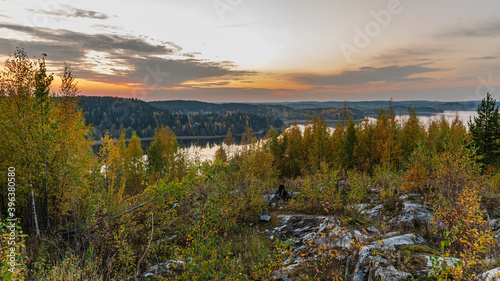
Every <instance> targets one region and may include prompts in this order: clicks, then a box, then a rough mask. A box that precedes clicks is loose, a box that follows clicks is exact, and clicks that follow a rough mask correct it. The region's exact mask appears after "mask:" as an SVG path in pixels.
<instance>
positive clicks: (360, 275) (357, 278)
mask: <svg viewBox="0 0 500 281" xmlns="http://www.w3.org/2000/svg"><path fill="white" fill-rule="evenodd" d="M421 243H425V239H424V238H422V237H421V236H419V235H417V234H405V235H400V236H395V237H391V238H387V239H384V240H379V241H377V242H374V243H372V244H370V245H368V246H363V247H361V250H360V251H359V260H358V262H357V263H356V267H355V269H354V277H353V281H366V280H368V277H369V276H370V275H371V274H370V273H371V271H372V269H374V268H378V267H380V266H379V264H380V263H381V262H383V261H384V260H385V259H384V258H383V257H382V256H381V255H376V254H375V253H374V252H375V251H377V252H383V253H386V254H389V255H390V254H392V253H391V251H395V249H396V248H395V246H399V245H414V244H421ZM388 271H390V269H388ZM388 271H380V272H379V274H382V273H387V272H388ZM372 274H374V273H372ZM401 274H404V273H401ZM383 280H385V279H383Z"/></svg>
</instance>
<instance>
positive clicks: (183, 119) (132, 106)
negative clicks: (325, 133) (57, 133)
mask: <svg viewBox="0 0 500 281" xmlns="http://www.w3.org/2000/svg"><path fill="white" fill-rule="evenodd" d="M78 104H79V105H80V106H81V108H82V110H83V112H84V114H85V120H86V122H87V124H89V125H92V134H93V136H92V137H93V138H94V139H96V140H97V139H100V138H101V137H103V135H104V134H105V133H106V132H107V133H109V134H110V135H111V136H112V137H115V138H116V137H118V136H119V134H120V128H123V129H124V130H125V135H126V137H127V138H128V137H130V136H131V135H132V131H133V130H135V131H136V133H137V135H138V136H139V137H143V138H147V137H152V136H153V135H154V130H155V128H156V127H158V126H160V125H163V126H169V127H170V128H171V129H172V131H174V132H175V134H176V135H178V136H220V135H226V134H227V131H228V130H229V128H231V131H232V133H233V134H235V135H238V134H242V133H243V132H244V131H245V128H246V126H247V125H248V126H250V127H251V128H252V129H253V130H254V131H255V132H259V131H263V132H265V131H267V130H269V128H270V127H271V126H274V127H276V128H277V129H281V127H283V125H284V123H283V121H282V120H280V119H279V118H276V117H271V116H262V115H258V114H253V113H245V112H236V111H235V112H226V113H207V114H196V115H194V114H192V115H188V114H184V113H172V112H170V111H169V110H167V109H162V108H158V107H155V106H153V105H152V104H150V103H147V102H144V101H142V100H138V99H124V98H116V97H87V96H80V97H79V101H78Z"/></svg>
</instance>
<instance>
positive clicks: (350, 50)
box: [340, 0, 411, 63]
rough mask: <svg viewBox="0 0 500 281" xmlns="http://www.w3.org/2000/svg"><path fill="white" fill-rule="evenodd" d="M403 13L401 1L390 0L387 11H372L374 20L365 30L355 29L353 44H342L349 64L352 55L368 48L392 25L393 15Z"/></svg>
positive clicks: (368, 23)
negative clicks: (383, 30) (384, 28)
mask: <svg viewBox="0 0 500 281" xmlns="http://www.w3.org/2000/svg"><path fill="white" fill-rule="evenodd" d="M408 1H411V0H408ZM402 11H403V5H402V4H401V1H400V0H390V1H389V2H388V3H387V9H383V10H380V11H378V12H376V11H371V12H370V14H371V16H372V17H373V20H371V21H369V22H367V23H366V24H365V25H364V28H363V29H362V28H360V27H359V26H356V27H355V28H354V32H355V35H354V39H353V40H352V43H347V42H342V43H341V44H340V49H341V50H342V53H343V54H344V57H345V59H346V60H347V62H348V63H351V61H352V59H351V57H352V55H354V54H359V53H361V50H362V49H364V48H366V47H368V46H369V45H370V43H371V42H372V39H373V38H375V37H377V36H378V35H379V34H380V33H381V32H382V28H383V27H387V26H389V24H391V22H392V18H393V15H398V14H400V13H401V12H402Z"/></svg>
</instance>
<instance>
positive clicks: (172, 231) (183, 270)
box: [0, 49, 500, 281]
mask: <svg viewBox="0 0 500 281" xmlns="http://www.w3.org/2000/svg"><path fill="white" fill-rule="evenodd" d="M54 79H61V86H60V88H59V89H53V88H52V87H51V84H52V82H53V80H54ZM77 94H78V88H77V86H76V78H75V76H74V74H73V71H72V68H71V66H68V65H66V66H65V69H64V74H63V76H62V77H60V78H56V77H54V75H53V74H50V73H48V72H47V68H46V64H45V61H44V59H43V57H42V58H41V59H31V58H29V57H28V56H27V54H26V53H25V52H24V51H23V50H22V49H18V50H17V51H16V52H15V54H14V55H13V56H11V57H10V58H9V59H7V60H6V61H5V67H4V70H3V72H2V73H1V75H0V109H1V110H0V133H1V135H2V138H3V139H2V141H1V142H0V167H1V168H0V170H1V171H2V172H1V173H0V179H1V182H2V184H1V191H0V193H1V195H0V196H1V197H0V198H1V204H0V215H1V219H2V226H1V228H0V235H1V236H2V238H1V240H0V243H1V247H0V251H2V253H1V255H0V259H1V265H2V267H1V276H2V278H3V280H65V281H66V280H270V279H274V280H404V279H406V280H472V279H474V278H490V277H491V276H494V274H498V273H499V272H500V269H499V267H500V254H499V253H500V251H499V247H498V245H497V242H498V239H499V238H498V235H499V233H500V221H499V219H500V207H499V206H500V205H499V203H500V170H499V168H500V116H499V113H498V107H497V106H496V101H495V100H494V99H492V97H491V96H490V95H489V94H488V95H487V97H486V98H485V99H484V100H483V101H482V102H481V103H480V104H479V106H478V108H477V112H478V116H477V117H475V118H474V119H472V120H471V121H470V122H469V124H467V126H466V124H463V123H462V122H461V121H460V120H459V119H458V118H456V119H455V120H453V121H452V122H448V121H447V120H446V119H445V118H444V116H442V117H440V118H433V119H431V121H430V123H429V124H423V123H422V122H421V121H420V120H419V118H418V116H417V112H416V110H415V109H410V114H409V117H408V118H405V119H399V118H396V114H395V112H394V110H393V109H392V108H390V107H389V108H388V109H387V110H386V109H380V110H379V113H378V115H377V118H376V119H375V120H372V121H370V120H369V119H368V118H365V119H364V120H363V121H358V122H356V121H355V120H354V118H353V116H352V114H349V112H345V113H346V114H345V115H344V117H345V118H343V119H342V120H340V121H339V122H337V125H336V127H335V128H334V129H332V128H330V126H329V125H328V124H327V123H326V122H325V120H324V118H322V116H321V115H320V114H314V115H313V116H311V118H310V119H309V120H307V125H306V126H305V129H304V130H303V131H301V129H300V127H299V126H295V125H291V126H288V127H286V128H284V129H282V130H280V131H278V130H277V129H274V128H271V129H270V130H269V132H268V133H267V135H266V137H265V138H264V139H263V140H258V139H257V138H256V137H255V135H254V130H256V129H258V128H253V127H252V125H253V124H252V123H251V122H248V123H244V126H245V127H244V132H243V134H244V135H243V138H242V144H243V146H235V145H234V138H233V137H232V133H234V131H232V130H228V131H227V132H226V133H227V136H226V139H225V140H224V144H223V145H222V146H220V148H219V149H218V151H217V153H216V156H215V158H214V159H213V160H210V161H200V160H198V158H197V157H193V156H190V155H187V154H186V153H185V152H183V150H181V149H180V147H179V145H178V143H177V140H176V132H179V131H178V130H179V129H180V126H179V124H178V125H177V126H176V128H173V127H174V126H172V127H170V126H168V124H169V123H168V122H167V121H166V120H169V119H161V118H163V117H158V118H159V119H157V120H165V123H162V122H158V124H157V126H156V127H155V128H153V129H154V130H153V141H152V142H151V144H150V146H149V147H147V148H146V149H144V150H143V148H142V145H141V140H140V138H139V132H137V131H134V130H133V129H132V130H131V133H130V140H126V135H125V131H126V130H121V132H120V134H119V135H118V138H115V136H113V135H110V134H106V133H105V132H104V131H103V133H104V135H103V136H102V138H101V141H102V145H101V147H100V149H99V151H98V152H97V153H94V152H93V150H92V139H93V137H94V136H93V133H92V132H93V131H92V127H91V126H90V125H89V121H87V120H86V118H97V117H98V116H104V114H105V113H106V115H108V113H107V112H110V111H108V110H107V109H106V110H102V109H101V111H99V110H98V109H97V108H99V107H95V108H96V111H95V112H94V114H92V112H90V114H89V113H88V112H87V113H85V109H84V108H82V107H81V106H80V104H79V103H78V100H79V98H78V97H77ZM81 100H82V99H81V98H80V101H81ZM101 101H102V102H103V103H106V101H105V99H101ZM95 102H97V101H95ZM95 102H94V103H95ZM122 102H124V103H128V102H133V101H130V100H124V101H122ZM137 104H140V103H137ZM116 106H117V105H115V108H116ZM102 108H104V105H103V107H102ZM143 109H144V110H147V109H146V107H145V106H144V107H143ZM131 112H132V111H131ZM134 112H135V111H134ZM140 112H142V110H138V111H137V114H139V113H140ZM113 114H114V113H113ZM120 114H121V113H120ZM128 114H131V113H128ZM169 114H170V113H168V114H167V113H165V116H178V117H179V118H174V119H172V120H175V122H177V121H179V122H181V124H187V123H185V122H184V121H182V120H181V119H182V118H184V117H182V118H180V117H181V116H186V115H180V114H179V115H169ZM175 114H177V113H175ZM227 114H228V115H227V116H226V117H230V118H236V116H241V120H243V119H245V117H244V116H248V115H238V114H237V113H231V114H230V113H227ZM96 116H97V117H96ZM108 116H110V115H108ZM117 116H118V115H117ZM121 116H125V115H121ZM207 116H211V115H207ZM133 118H134V120H135V121H134V122H137V123H139V121H138V120H139V119H140V115H137V116H134V117H133ZM165 118H166V117H165ZM185 118H193V121H195V122H201V121H202V120H203V119H200V120H199V121H197V119H195V118H196V117H195V116H190V117H187V116H186V117H185ZM202 118H209V117H202ZM213 118H214V119H206V120H210V122H212V120H219V121H218V122H223V120H222V119H216V118H217V117H216V116H213ZM239 118H240V117H238V120H239ZM114 119H115V117H113V120H114ZM251 119H252V118H251ZM255 120H269V119H268V117H266V119H258V118H255ZM101 122H104V121H101V120H99V119H98V118H97V119H92V120H91V122H90V123H92V124H94V125H96V124H98V123H99V124H101ZM110 122H111V121H110ZM120 122H124V121H123V120H122V121H120ZM131 122H132V121H131ZM141 122H142V121H141ZM187 122H189V121H187ZM227 122H228V123H226V126H227V125H228V124H229V122H233V121H227ZM262 122H263V121H262ZM266 122H268V121H266ZM242 124H243V123H242ZM266 124H269V123H266ZM124 127H126V126H125V125H124ZM130 127H131V128H133V126H132V125H131V126H130ZM126 128H128V127H126ZM142 128H144V127H142ZM278 129H279V128H278ZM235 131H236V130H235ZM221 132H222V131H220V132H218V133H221ZM142 133H143V132H141V134H142ZM144 155H146V156H147V157H144ZM278 187H279V188H278ZM485 276H486V277H485ZM497 276H498V275H497ZM491 278H494V277H491ZM482 280H494V279H482Z"/></svg>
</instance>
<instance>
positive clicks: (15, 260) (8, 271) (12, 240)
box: [0, 218, 28, 280]
mask: <svg viewBox="0 0 500 281" xmlns="http://www.w3.org/2000/svg"><path fill="white" fill-rule="evenodd" d="M12 234H13V235H12ZM27 236H28V235H26V234H24V233H23V231H22V229H21V226H20V225H19V218H17V219H16V221H15V222H11V221H10V220H9V219H8V218H5V219H3V220H2V221H1V225H0V249H1V250H0V255H1V257H0V261H1V273H0V276H1V277H2V278H3V279H2V280H25V275H26V273H27V270H26V269H27V258H28V257H26V254H25V253H26V242H25V239H26V237H27Z"/></svg>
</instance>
